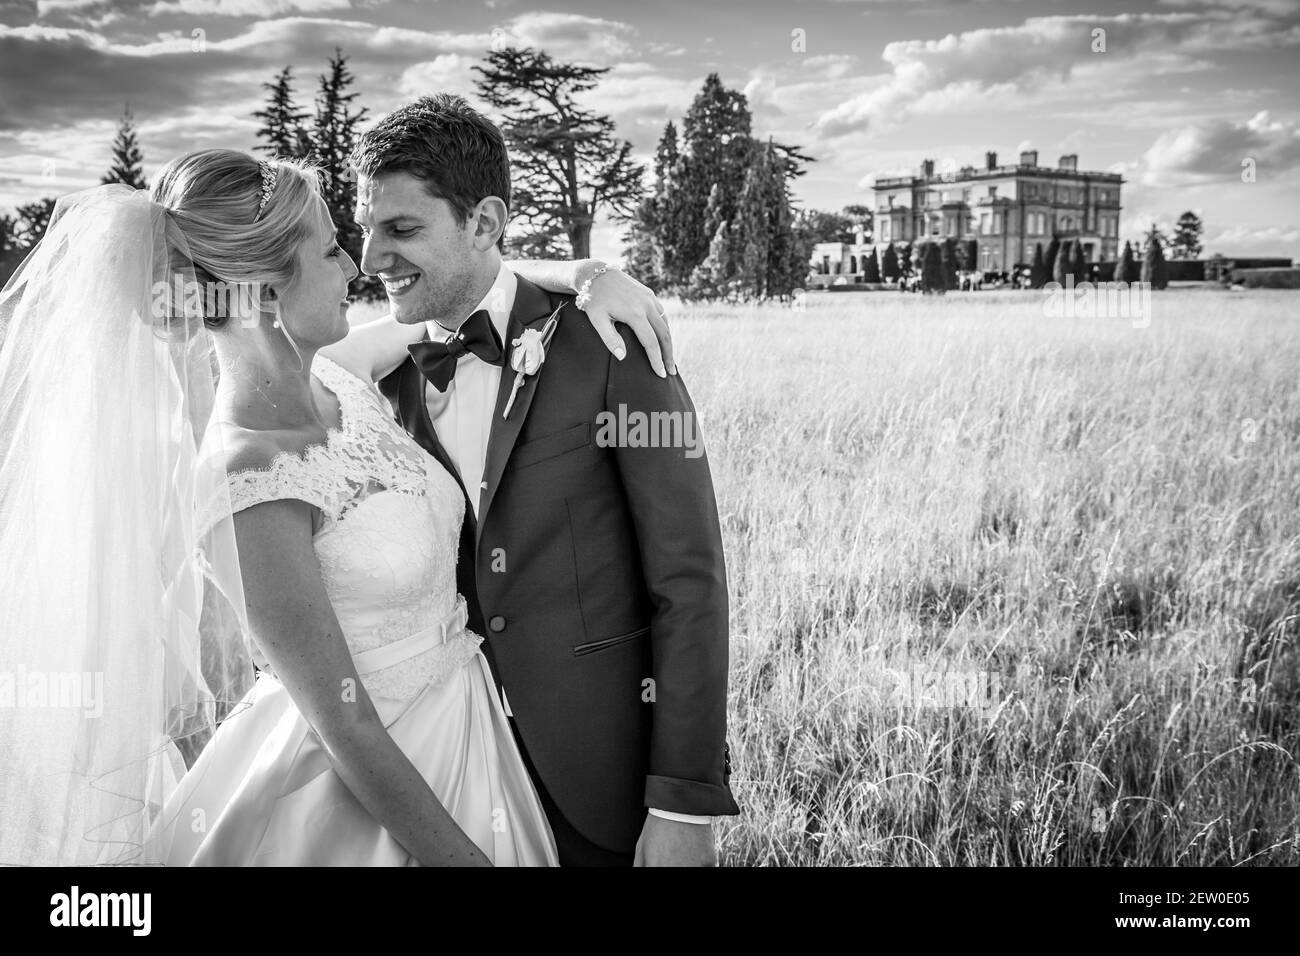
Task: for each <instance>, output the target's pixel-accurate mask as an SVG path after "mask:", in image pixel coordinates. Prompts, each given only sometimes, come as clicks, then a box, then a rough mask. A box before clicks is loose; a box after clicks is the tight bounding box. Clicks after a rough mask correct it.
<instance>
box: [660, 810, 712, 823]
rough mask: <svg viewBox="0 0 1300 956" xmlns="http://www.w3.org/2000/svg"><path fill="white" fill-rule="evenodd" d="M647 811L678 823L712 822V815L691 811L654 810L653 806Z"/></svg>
mask: <svg viewBox="0 0 1300 956" xmlns="http://www.w3.org/2000/svg"><path fill="white" fill-rule="evenodd" d="M649 812H650V813H651V814H652V815H653V816H656V817H663V819H665V820H675V821H676V822H678V823H712V822H713V817H700V816H696V815H695V814H693V813H674V812H673V811H672V810H656V809H655V808H654V807H650V808H649Z"/></svg>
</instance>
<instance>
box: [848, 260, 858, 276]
mask: <svg viewBox="0 0 1300 956" xmlns="http://www.w3.org/2000/svg"><path fill="white" fill-rule="evenodd" d="M849 271H850V272H852V273H857V271H858V257H857V256H849Z"/></svg>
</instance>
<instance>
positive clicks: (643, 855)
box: [632, 813, 718, 866]
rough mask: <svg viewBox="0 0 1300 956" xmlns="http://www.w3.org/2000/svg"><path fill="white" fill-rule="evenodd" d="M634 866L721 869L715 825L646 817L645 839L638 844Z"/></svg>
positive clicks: (642, 834)
mask: <svg viewBox="0 0 1300 956" xmlns="http://www.w3.org/2000/svg"><path fill="white" fill-rule="evenodd" d="M632 865H633V866H717V865H718V848H717V847H716V846H715V845H714V843H713V825H712V824H709V823H680V822H678V821H676V820H665V819H664V818H663V817H657V816H655V815H654V814H653V813H647V814H646V815H645V825H644V826H643V827H641V839H639V840H637V841H636V857H635V859H634V860H633V862H632Z"/></svg>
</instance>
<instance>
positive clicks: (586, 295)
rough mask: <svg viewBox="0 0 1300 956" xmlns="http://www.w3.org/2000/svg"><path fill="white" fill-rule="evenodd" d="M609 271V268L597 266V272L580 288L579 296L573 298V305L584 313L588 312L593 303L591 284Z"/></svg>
mask: <svg viewBox="0 0 1300 956" xmlns="http://www.w3.org/2000/svg"><path fill="white" fill-rule="evenodd" d="M608 271H609V266H596V271H595V272H593V273H592V274H591V278H590V279H588V280H587V281H586V282H584V283H583V284H582V285H580V286H578V294H577V295H575V296H574V297H573V304H574V305H576V306H577V307H578V308H580V309H582V311H584V312H586V311H587V306H588V305H589V304H590V303H591V283H592V282H593V281H595V279H596V277H597V276H602V275H604V274H605V273H606V272H608Z"/></svg>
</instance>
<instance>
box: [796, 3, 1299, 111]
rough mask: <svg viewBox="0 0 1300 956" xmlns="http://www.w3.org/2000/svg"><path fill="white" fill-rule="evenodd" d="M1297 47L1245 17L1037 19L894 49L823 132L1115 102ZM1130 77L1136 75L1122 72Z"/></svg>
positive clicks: (1293, 36) (1260, 20)
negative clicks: (1227, 59) (1257, 53)
mask: <svg viewBox="0 0 1300 956" xmlns="http://www.w3.org/2000/svg"><path fill="white" fill-rule="evenodd" d="M1098 28H1101V29H1104V30H1105V31H1106V33H1105V40H1106V46H1105V51H1104V52H1094V49H1093V48H1094V44H1093V31H1094V30H1096V29H1098ZM1294 45H1300V27H1293V28H1285V29H1283V28H1279V24H1278V23H1277V22H1276V21H1275V20H1273V19H1271V18H1268V17H1265V16H1258V15H1253V14H1244V13H1243V14H1237V15H1228V14H1223V13H1190V12H1188V13H1181V12H1180V13H1162V14H1122V15H1119V16H1109V17H1105V16H1060V17H1031V18H1029V19H1027V20H1025V22H1024V23H1022V24H1020V25H1017V26H1008V27H993V28H981V29H976V30H969V31H966V32H963V33H960V34H954V33H950V34H948V35H946V36H944V37H942V38H941V39H938V40H900V41H895V42H892V43H889V44H887V45H886V46H885V48H884V51H883V52H882V54H881V58H882V59H883V60H884V61H885V63H886V64H888V65H889V67H890V72H888V73H885V74H879V75H876V76H872V77H866V78H863V80H862V84H863V86H864V87H865V89H861V90H859V91H858V92H856V93H855V94H854V95H852V96H850V97H848V98H846V99H844V100H843V101H841V102H839V103H838V104H837V105H835V106H834V107H832V108H830V109H827V110H825V111H824V112H822V114H821V115H820V116H819V117H818V120H817V126H818V128H819V129H820V130H822V131H823V132H825V133H826V134H827V135H831V136H835V135H843V134H845V133H848V132H851V131H854V130H860V129H864V128H866V129H871V128H881V129H889V128H893V127H896V126H897V125H899V123H901V121H902V120H903V119H905V118H906V117H907V116H908V115H910V114H912V113H918V112H945V111H955V110H960V109H964V108H967V107H969V106H971V105H979V103H980V102H981V101H983V102H986V103H989V104H990V105H992V104H994V103H996V104H998V105H1000V106H1002V107H1003V108H1005V107H1006V106H1010V105H1016V106H1021V105H1023V104H1024V103H1026V102H1033V101H1034V100H1035V99H1036V98H1037V97H1039V96H1040V95H1041V93H1042V91H1044V90H1048V91H1051V90H1058V91H1060V90H1065V89H1068V92H1069V94H1070V95H1071V97H1072V98H1073V99H1074V100H1075V101H1076V102H1077V101H1078V100H1079V99H1080V98H1083V99H1085V100H1086V99H1087V98H1088V96H1089V94H1090V92H1091V91H1092V89H1093V88H1094V87H1095V89H1096V90H1097V91H1098V92H1103V93H1104V92H1109V93H1110V95H1114V94H1115V93H1116V92H1117V84H1118V82H1120V81H1122V80H1124V79H1131V80H1132V81H1134V82H1136V81H1137V80H1138V79H1140V78H1142V77H1145V76H1150V75H1151V74H1152V73H1153V72H1155V73H1170V72H1197V71H1200V70H1204V69H1207V68H1209V64H1208V63H1207V62H1206V61H1205V60H1204V59H1203V56H1204V55H1206V54H1211V53H1213V54H1219V53H1222V52H1224V51H1231V50H1247V49H1260V48H1264V47H1269V46H1273V47H1286V46H1294ZM1117 68H1118V69H1117ZM1126 68H1127V69H1128V72H1127V75H1125V74H1122V73H1119V72H1118V71H1119V70H1124V69H1126Z"/></svg>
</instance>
